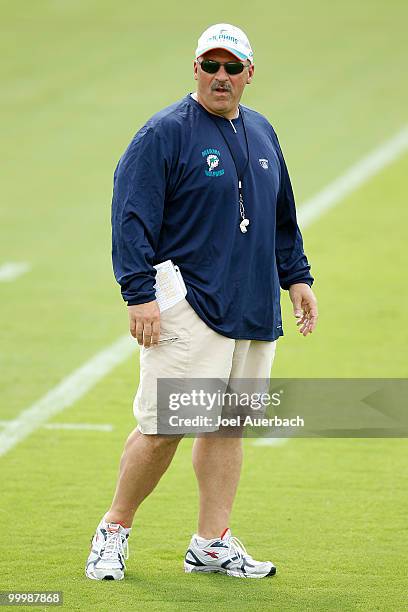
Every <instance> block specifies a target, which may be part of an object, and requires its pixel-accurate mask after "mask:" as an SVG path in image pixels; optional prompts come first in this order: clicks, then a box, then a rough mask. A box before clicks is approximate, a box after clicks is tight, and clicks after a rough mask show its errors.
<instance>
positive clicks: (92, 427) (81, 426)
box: [43, 423, 113, 432]
mask: <svg viewBox="0 0 408 612" xmlns="http://www.w3.org/2000/svg"><path fill="white" fill-rule="evenodd" d="M43 427H44V429H65V430H74V431H109V432H110V431H113V425H98V424H97V423H95V424H94V423H46V424H45V425H43Z"/></svg>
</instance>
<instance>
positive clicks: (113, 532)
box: [85, 518, 132, 580]
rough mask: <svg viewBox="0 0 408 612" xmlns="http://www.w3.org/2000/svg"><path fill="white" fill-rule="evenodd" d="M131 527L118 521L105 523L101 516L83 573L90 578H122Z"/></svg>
mask: <svg viewBox="0 0 408 612" xmlns="http://www.w3.org/2000/svg"><path fill="white" fill-rule="evenodd" d="M131 531H132V530H131V528H129V529H125V527H122V525H119V524H118V523H107V522H106V521H105V519H104V518H103V519H102V520H101V522H100V523H99V525H98V528H97V530H96V532H95V535H94V537H93V538H92V541H91V552H90V553H89V557H88V560H87V562H86V567H85V574H86V576H87V577H88V578H91V580H122V578H123V577H124V575H125V569H126V566H125V559H127V558H128V557H129V546H128V537H129V535H130V532H131Z"/></svg>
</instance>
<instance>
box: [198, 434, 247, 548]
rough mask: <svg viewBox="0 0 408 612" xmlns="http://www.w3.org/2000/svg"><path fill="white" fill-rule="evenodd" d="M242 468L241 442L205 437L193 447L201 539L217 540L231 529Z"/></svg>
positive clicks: (228, 437) (229, 437)
mask: <svg viewBox="0 0 408 612" xmlns="http://www.w3.org/2000/svg"><path fill="white" fill-rule="evenodd" d="M241 465H242V438H241V437H232V436H227V437H221V436H220V435H219V434H218V435H217V434H216V435H214V436H211V435H209V436H202V437H199V438H197V439H196V440H195V442H194V446H193V466H194V470H195V473H196V476H197V481H198V487H199V494H200V509H199V517H198V531H197V533H198V535H199V536H201V537H202V538H205V539H207V540H209V539H212V538H217V537H219V536H220V535H221V532H222V531H223V530H224V529H225V528H226V527H228V524H229V519H230V514H231V510H232V505H233V503H234V498H235V494H236V492H237V487H238V483H239V478H240V474H241Z"/></svg>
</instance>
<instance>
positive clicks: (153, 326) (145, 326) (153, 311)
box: [128, 300, 160, 348]
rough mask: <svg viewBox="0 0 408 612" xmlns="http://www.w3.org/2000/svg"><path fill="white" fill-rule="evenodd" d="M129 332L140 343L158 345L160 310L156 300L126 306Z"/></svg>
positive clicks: (146, 345)
mask: <svg viewBox="0 0 408 612" xmlns="http://www.w3.org/2000/svg"><path fill="white" fill-rule="evenodd" d="M128 312H129V329H130V333H131V334H132V336H133V337H134V338H136V340H137V341H138V343H139V344H140V345H143V346H144V347H146V348H147V347H149V346H150V345H151V344H152V345H156V346H157V345H158V343H159V337H160V310H159V307H158V305H157V302H156V300H153V301H152V302H146V304H136V305H135V306H128Z"/></svg>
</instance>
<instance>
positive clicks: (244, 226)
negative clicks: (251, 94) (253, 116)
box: [213, 109, 249, 234]
mask: <svg viewBox="0 0 408 612" xmlns="http://www.w3.org/2000/svg"><path fill="white" fill-rule="evenodd" d="M240 114H241V121H242V127H243V130H244V136H245V144H246V152H247V156H246V163H245V166H244V167H243V168H242V169H241V172H239V169H238V164H237V160H236V157H235V155H234V151H233V148H232V147H231V145H230V143H229V141H228V139H227V138H226V136H225V134H224V132H223V130H222V129H221V127H220V125H219V123H218V120H217V119H215V118H214V119H213V121H214V123H215V125H216V126H217V128H218V130H219V132H220V134H221V136H222V137H223V139H224V141H225V143H226V145H227V147H228V149H229V152H230V154H231V157H232V161H233V162H234V166H235V172H236V173H237V179H238V205H239V214H240V218H241V222H240V224H239V229H240V230H241V232H242V233H243V234H245V233H246V232H247V231H248V230H247V227H248V225H249V219H248V218H247V217H246V215H245V206H244V195H243V191H242V179H243V176H244V174H245V172H246V170H247V168H248V165H249V146H248V136H247V131H246V127H245V120H244V115H243V113H242V111H241V109H240ZM222 121H225V119H222ZM227 121H228V120H227ZM229 123H230V125H231V126H232V128H233V130H234V132H235V134H236V133H237V131H236V129H235V126H234V124H233V123H232V121H229ZM237 145H238V146H239V143H237Z"/></svg>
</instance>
